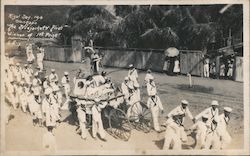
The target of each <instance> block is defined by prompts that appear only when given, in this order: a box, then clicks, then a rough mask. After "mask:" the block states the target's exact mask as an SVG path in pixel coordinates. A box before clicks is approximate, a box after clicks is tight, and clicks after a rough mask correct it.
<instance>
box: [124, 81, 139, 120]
mask: <svg viewBox="0 0 250 156" xmlns="http://www.w3.org/2000/svg"><path fill="white" fill-rule="evenodd" d="M140 101H141V96H140V89H139V84H138V83H135V84H134V90H132V93H131V95H130V97H129V98H128V106H129V108H128V110H127V116H128V117H129V118H130V119H132V120H133V121H135V122H139V116H138V115H140V114H141V112H142V107H141V104H140Z"/></svg>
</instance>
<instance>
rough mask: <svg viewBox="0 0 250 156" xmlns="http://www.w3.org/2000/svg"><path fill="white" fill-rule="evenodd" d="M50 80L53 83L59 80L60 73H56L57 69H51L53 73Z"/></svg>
mask: <svg viewBox="0 0 250 156" xmlns="http://www.w3.org/2000/svg"><path fill="white" fill-rule="evenodd" d="M49 81H50V83H51V85H53V83H55V82H56V81H58V75H57V74H56V70H55V69H51V74H50V75H49Z"/></svg>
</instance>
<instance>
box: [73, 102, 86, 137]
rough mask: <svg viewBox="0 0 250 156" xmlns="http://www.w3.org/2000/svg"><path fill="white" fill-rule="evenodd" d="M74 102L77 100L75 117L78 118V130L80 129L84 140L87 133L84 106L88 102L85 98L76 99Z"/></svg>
mask: <svg viewBox="0 0 250 156" xmlns="http://www.w3.org/2000/svg"><path fill="white" fill-rule="evenodd" d="M76 102H77V109H76V112H77V118H78V122H79V126H80V130H81V138H82V139H83V140H86V138H87V133H86V106H85V104H87V103H88V102H87V101H86V100H79V99H76Z"/></svg>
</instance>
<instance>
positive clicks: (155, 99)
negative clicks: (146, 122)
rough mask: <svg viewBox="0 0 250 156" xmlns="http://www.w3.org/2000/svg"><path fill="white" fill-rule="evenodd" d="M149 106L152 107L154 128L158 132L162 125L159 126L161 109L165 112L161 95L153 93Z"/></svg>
mask: <svg viewBox="0 0 250 156" xmlns="http://www.w3.org/2000/svg"><path fill="white" fill-rule="evenodd" d="M147 106H148V108H150V111H151V114H152V118H153V125H154V129H155V131H157V132H160V126H159V121H158V118H159V111H160V110H161V113H162V114H163V106H162V103H161V100H160V98H159V96H157V95H152V96H151V97H149V98H148V102H147Z"/></svg>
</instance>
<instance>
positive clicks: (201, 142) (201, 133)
mask: <svg viewBox="0 0 250 156" xmlns="http://www.w3.org/2000/svg"><path fill="white" fill-rule="evenodd" d="M208 118H209V116H208V115H207V114H204V115H202V121H198V122H196V123H195V124H194V125H192V127H191V128H190V130H192V131H196V146H195V149H203V148H204V147H205V141H206V135H207V130H208V128H209V126H208V124H207V120H208Z"/></svg>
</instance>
